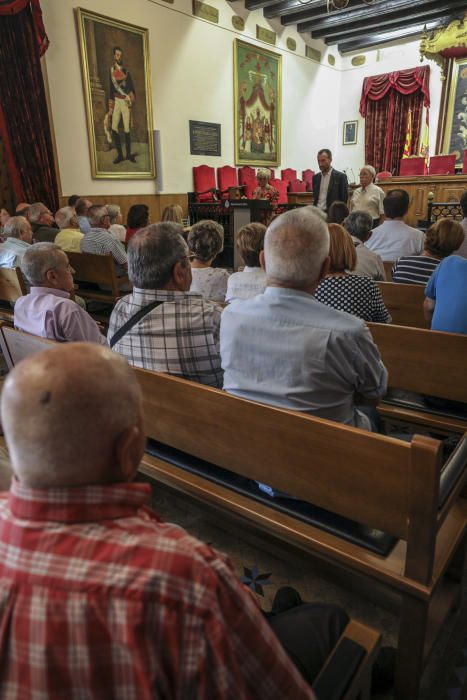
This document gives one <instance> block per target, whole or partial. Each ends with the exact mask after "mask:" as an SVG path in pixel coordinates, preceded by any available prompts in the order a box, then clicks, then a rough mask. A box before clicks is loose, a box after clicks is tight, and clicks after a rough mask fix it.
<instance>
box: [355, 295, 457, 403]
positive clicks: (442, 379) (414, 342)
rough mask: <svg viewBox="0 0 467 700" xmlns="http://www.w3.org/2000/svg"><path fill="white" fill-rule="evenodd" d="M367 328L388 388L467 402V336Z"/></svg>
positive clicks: (381, 325) (378, 326)
mask: <svg viewBox="0 0 467 700" xmlns="http://www.w3.org/2000/svg"><path fill="white" fill-rule="evenodd" d="M401 286H403V285H401ZM368 327H369V328H370V331H371V334H372V336H373V339H374V341H375V343H376V345H377V346H378V348H379V351H380V353H381V357H382V360H383V362H384V364H385V366H386V368H387V370H388V373H389V386H390V387H392V388H395V389H404V390H405V391H415V392H417V393H420V394H430V395H432V396H437V397H439V398H443V399H451V400H453V401H467V372H466V367H465V363H466V358H467V335H462V334H458V333H440V332H439V331H431V330H426V329H422V328H407V327H403V326H395V325H392V324H384V323H369V324H368Z"/></svg>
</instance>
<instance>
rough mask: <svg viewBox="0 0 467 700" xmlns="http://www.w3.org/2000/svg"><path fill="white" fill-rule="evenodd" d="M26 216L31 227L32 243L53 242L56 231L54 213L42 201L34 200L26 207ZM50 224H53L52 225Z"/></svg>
mask: <svg viewBox="0 0 467 700" xmlns="http://www.w3.org/2000/svg"><path fill="white" fill-rule="evenodd" d="M26 216H27V218H28V220H29V223H30V224H31V228H32V239H33V241H34V243H44V242H46V243H53V242H54V241H55V237H56V235H57V233H58V228H56V226H55V221H54V215H53V214H52V212H51V211H50V209H48V208H47V207H46V206H45V204H42V202H35V203H34V204H31V205H30V206H29V208H28V213H27V215H26ZM52 224H54V225H53V226H52Z"/></svg>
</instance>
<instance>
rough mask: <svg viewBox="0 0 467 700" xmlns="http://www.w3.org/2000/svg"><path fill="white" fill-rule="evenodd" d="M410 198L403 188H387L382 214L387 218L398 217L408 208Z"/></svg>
mask: <svg viewBox="0 0 467 700" xmlns="http://www.w3.org/2000/svg"><path fill="white" fill-rule="evenodd" d="M409 204H410V198H409V195H408V192H406V191H405V190H389V192H388V193H387V195H386V197H385V198H384V200H383V207H384V214H385V216H386V217H387V218H388V219H400V218H402V217H403V216H405V215H406V214H407V212H408V210H409Z"/></svg>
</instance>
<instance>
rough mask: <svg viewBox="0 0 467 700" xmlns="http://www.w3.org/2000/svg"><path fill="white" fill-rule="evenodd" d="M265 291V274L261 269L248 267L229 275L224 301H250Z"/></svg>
mask: <svg viewBox="0 0 467 700" xmlns="http://www.w3.org/2000/svg"><path fill="white" fill-rule="evenodd" d="M265 289H266V273H265V271H264V270H263V269H261V267H248V265H246V266H245V268H244V269H243V270H242V271H241V272H234V273H233V275H230V277H229V281H228V284H227V294H226V297H225V300H226V301H228V302H231V301H235V300H236V299H251V297H255V296H256V295H257V294H262V293H263V292H264V290H265Z"/></svg>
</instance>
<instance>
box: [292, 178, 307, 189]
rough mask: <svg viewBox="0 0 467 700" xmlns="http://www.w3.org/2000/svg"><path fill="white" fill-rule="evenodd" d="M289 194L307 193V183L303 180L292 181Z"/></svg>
mask: <svg viewBox="0 0 467 700" xmlns="http://www.w3.org/2000/svg"><path fill="white" fill-rule="evenodd" d="M289 192H306V182H303V180H291V181H290V182H289Z"/></svg>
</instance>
